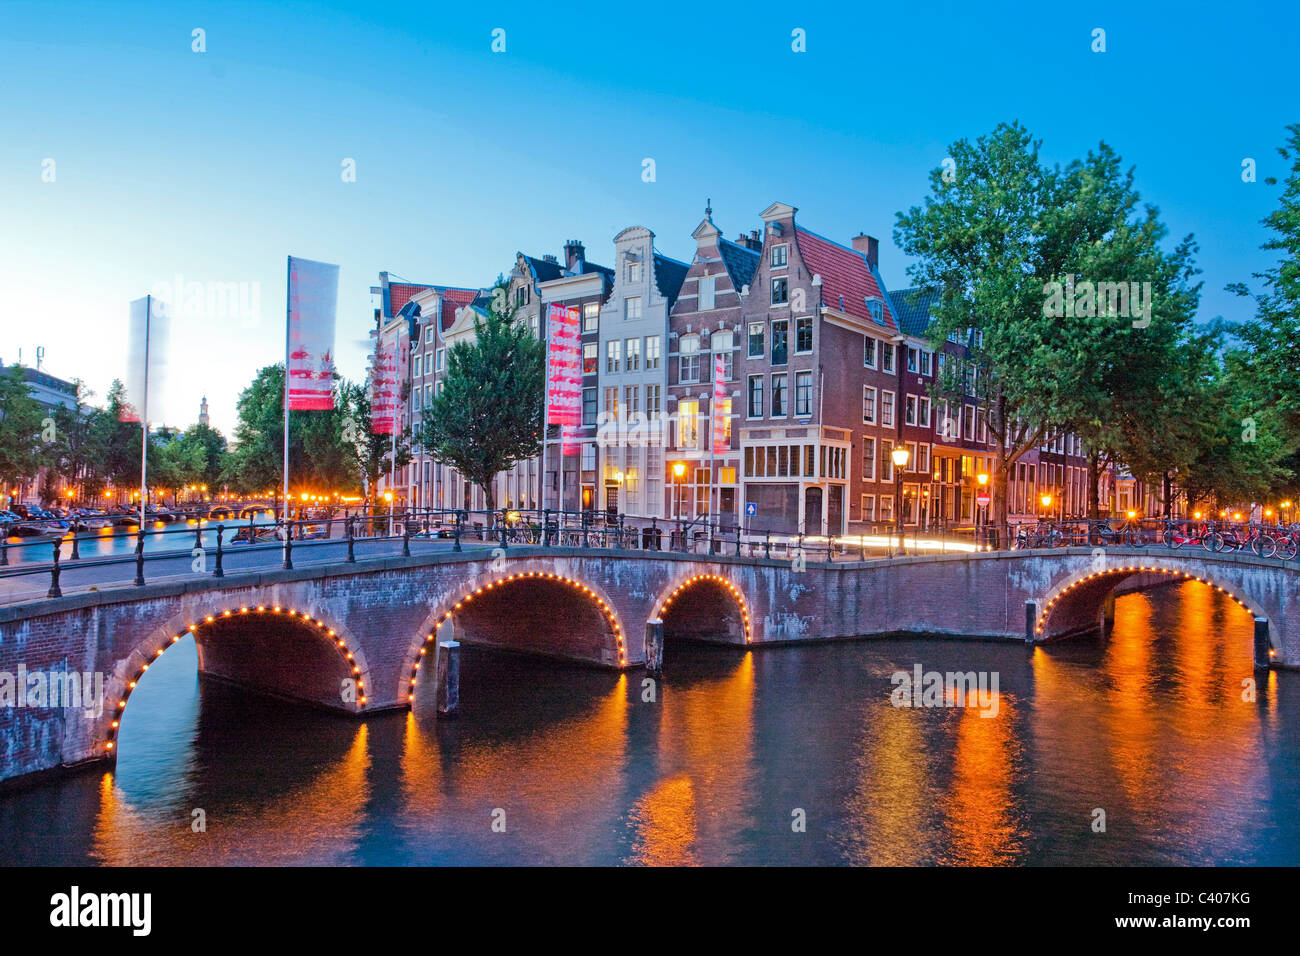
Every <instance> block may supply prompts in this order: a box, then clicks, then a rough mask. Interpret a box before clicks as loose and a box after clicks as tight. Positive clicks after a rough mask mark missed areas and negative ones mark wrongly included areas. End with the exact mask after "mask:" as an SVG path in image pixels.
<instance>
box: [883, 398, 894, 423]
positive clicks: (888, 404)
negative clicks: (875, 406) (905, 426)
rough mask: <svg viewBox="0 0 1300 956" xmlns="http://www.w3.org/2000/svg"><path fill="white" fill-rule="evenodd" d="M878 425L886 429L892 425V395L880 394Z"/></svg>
mask: <svg viewBox="0 0 1300 956" xmlns="http://www.w3.org/2000/svg"><path fill="white" fill-rule="evenodd" d="M880 424H881V425H883V426H885V427H886V428H892V427H893V425H894V393H893V392H881V393H880Z"/></svg>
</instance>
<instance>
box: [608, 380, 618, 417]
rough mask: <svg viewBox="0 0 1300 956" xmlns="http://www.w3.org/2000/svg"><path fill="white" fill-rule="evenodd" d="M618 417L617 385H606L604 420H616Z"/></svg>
mask: <svg viewBox="0 0 1300 956" xmlns="http://www.w3.org/2000/svg"><path fill="white" fill-rule="evenodd" d="M617 419H618V387H617V386H608V387H606V389H605V420H606V421H616V420H617Z"/></svg>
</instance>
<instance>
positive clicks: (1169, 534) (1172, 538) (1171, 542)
mask: <svg viewBox="0 0 1300 956" xmlns="http://www.w3.org/2000/svg"><path fill="white" fill-rule="evenodd" d="M1164 538H1165V546H1166V547H1168V548H1169V549H1170V550H1172V551H1177V550H1178V549H1179V548H1181V547H1182V546H1183V536H1182V535H1181V534H1180V533H1179V531H1178V529H1177V528H1166V529H1165V535H1164Z"/></svg>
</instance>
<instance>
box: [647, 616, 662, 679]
mask: <svg viewBox="0 0 1300 956" xmlns="http://www.w3.org/2000/svg"><path fill="white" fill-rule="evenodd" d="M645 670H646V673H647V674H649V675H650V676H651V677H659V676H661V675H662V674H663V672H664V622H663V620H662V619H661V618H657V617H652V618H650V620H648V621H646V622H645Z"/></svg>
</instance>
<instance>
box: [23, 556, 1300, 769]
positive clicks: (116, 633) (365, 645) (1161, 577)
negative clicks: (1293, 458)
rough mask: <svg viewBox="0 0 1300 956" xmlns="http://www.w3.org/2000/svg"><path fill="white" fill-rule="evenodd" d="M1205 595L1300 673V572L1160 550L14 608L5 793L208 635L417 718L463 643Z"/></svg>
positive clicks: (349, 577)
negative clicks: (1246, 618) (1215, 597)
mask: <svg viewBox="0 0 1300 956" xmlns="http://www.w3.org/2000/svg"><path fill="white" fill-rule="evenodd" d="M1188 580H1193V581H1202V582H1204V583H1206V584H1207V585H1209V586H1212V587H1216V588H1219V589H1221V590H1222V591H1224V592H1225V593H1227V594H1228V595H1230V596H1231V597H1232V598H1233V599H1234V600H1236V601H1237V602H1238V603H1239V604H1240V605H1241V607H1242V613H1243V614H1245V613H1251V614H1253V615H1254V616H1255V618H1256V661H1257V663H1258V664H1260V665H1261V666H1268V665H1269V664H1270V663H1272V664H1274V665H1279V666H1296V665H1300V615H1294V614H1291V613H1290V612H1291V611H1292V610H1297V609H1296V608H1294V607H1293V604H1294V603H1295V598H1296V594H1297V583H1298V582H1300V572H1298V571H1297V570H1295V569H1294V567H1293V566H1292V565H1290V564H1288V563H1286V562H1282V561H1280V560H1277V559H1260V558H1255V557H1253V556H1249V555H1240V554H1226V555H1223V554H1220V555H1216V554H1210V553H1208V552H1202V551H1177V552H1175V551H1168V550H1165V549H1163V548H1152V549H1149V550H1137V549H1134V550H1129V549H1112V550H1108V551H1107V552H1105V553H1104V554H1103V553H1100V552H1095V551H1090V550H1088V549H1085V548H1068V549H1057V550H1044V551H1012V552H991V553H976V554H946V555H927V556H914V557H894V558H892V559H876V560H868V561H839V562H835V563H821V562H811V561H810V562H807V563H806V564H804V563H803V562H802V561H795V562H792V561H788V560H782V561H778V560H769V559H755V558H749V557H724V556H717V555H714V556H706V555H695V554H679V553H673V552H662V551H651V552H646V551H621V550H600V549H581V548H571V549H570V548H547V549H542V548H536V547H523V548H510V549H509V550H508V551H507V552H497V553H496V554H493V553H492V552H489V551H479V552H464V553H451V552H442V553H431V554H423V555H417V556H415V557H405V558H402V557H384V558H373V559H370V560H360V561H358V562H357V563H355V564H346V563H342V562H339V563H333V564H328V565H324V566H322V565H315V566H311V567H304V568H298V569H296V570H260V571H249V572H245V573H235V574H228V575H227V576H226V577H224V578H213V577H207V576H199V575H195V576H194V577H193V578H189V579H183V580H171V581H166V582H159V583H154V584H148V585H145V586H143V587H111V588H106V589H104V590H98V591H94V590H92V591H89V592H83V593H79V594H76V595H71V596H65V597H59V598H54V599H48V600H41V601H32V602H28V603H22V604H15V605H11V606H7V607H0V782H2V781H4V780H7V779H9V778H13V777H18V776H22V775H25V774H31V773H36V772H39V771H44V770H49V769H53V768H57V767H63V766H71V765H75V764H79V763H82V762H85V761H90V760H97V759H98V760H104V759H108V760H111V759H112V758H113V757H114V746H115V740H116V736H117V730H118V728H119V726H120V721H121V719H122V715H123V713H124V711H125V708H126V707H127V704H128V702H129V700H130V696H131V692H132V691H133V690H134V689H135V687H136V685H137V683H138V682H139V681H140V680H141V679H142V678H143V677H144V676H145V673H146V672H147V671H148V669H149V665H150V663H151V662H153V661H154V660H155V659H157V658H158V657H160V656H161V655H162V654H163V653H165V652H166V650H167V648H168V647H169V646H170V645H172V644H174V643H176V642H177V641H179V640H181V639H182V638H183V637H185V636H186V635H190V634H192V635H193V636H194V638H195V640H196V643H197V647H198V655H199V669H200V671H202V672H203V673H205V674H208V675H212V676H215V677H217V678H220V679H224V680H227V681H231V682H234V683H237V684H240V685H243V686H245V687H247V688H251V689H253V690H256V691H259V692H263V693H267V694H272V695H276V696H279V697H283V698H286V699H290V700H294V701H298V702H303V703H308V704H313V705H317V706H321V707H325V708H329V709H332V710H335V711H343V712H346V713H349V714H354V715H361V714H365V713H369V712H373V711H381V710H385V709H390V708H399V707H407V706H410V705H411V704H412V702H413V701H414V700H415V689H416V687H417V684H421V683H423V682H425V681H428V680H430V678H429V677H428V676H426V675H429V674H430V672H431V671H433V670H434V669H435V661H436V659H437V658H438V657H439V648H440V646H441V645H442V644H443V643H448V644H450V642H449V641H446V639H447V638H448V637H449V636H453V635H454V638H455V640H456V641H464V642H469V643H473V644H482V645H489V646H492V647H498V648H505V649H509V650H513V651H519V652H526V653H533V654H543V655H548V656H554V657H561V658H567V659H570V660H573V661H578V662H584V663H586V664H590V665H596V666H602V667H609V668H631V667H638V666H642V665H643V664H644V662H645V647H646V632H647V622H649V621H652V620H655V619H661V620H662V622H663V634H664V636H665V639H666V640H668V641H671V640H673V639H681V638H692V639H698V640H708V641H716V642H723V643H729V644H735V645H759V644H777V643H786V642H799V641H809V640H826V639H833V638H848V637H864V636H873V635H874V636H878V635H886V634H894V633H904V632H905V633H919V634H934V635H946V636H961V637H977V638H990V637H992V638H1005V639H1014V640H1022V641H1024V640H1028V641H1030V642H1035V641H1045V640H1051V639H1055V638H1060V637H1065V636H1068V635H1071V634H1076V633H1080V632H1083V631H1088V630H1093V629H1095V628H1097V627H1098V626H1103V627H1104V625H1105V621H1106V619H1107V614H1108V613H1109V610H1110V609H1113V596H1114V592H1115V589H1116V588H1117V586H1120V585H1121V584H1123V585H1124V587H1127V588H1135V587H1148V586H1153V585H1155V584H1159V583H1161V582H1165V581H1188ZM443 654H445V655H446V656H447V658H448V659H452V658H453V655H452V654H451V653H450V652H443ZM73 673H76V674H79V675H81V674H84V675H87V679H91V675H94V674H96V673H98V674H102V675H103V677H102V679H103V685H104V695H105V697H104V701H105V702H104V707H103V710H102V713H99V714H95V713H91V714H89V715H88V714H87V713H86V712H85V711H84V710H83V709H81V708H70V707H63V706H54V705H55V704H57V703H59V702H60V701H58V700H55V699H54V694H55V690H56V688H55V685H56V684H57V683H58V682H59V681H60V680H61V679H62V678H61V675H71V674H73ZM32 675H47V678H46V680H45V683H46V684H47V686H48V689H47V691H46V693H47V694H48V695H49V696H48V697H47V696H44V695H42V696H34V694H36V688H37V687H39V686H40V684H41V678H39V677H35V678H34V677H33V676H32ZM6 676H8V685H7V687H6V683H5V680H6ZM24 677H25V680H24V679H23V678H24ZM33 681H35V684H33V683H32V682H33ZM23 683H26V684H27V696H26V697H25V698H24V697H23V696H22V694H23V690H22V687H21V685H22V684H23ZM62 689H63V690H65V691H66V690H67V687H66V685H65V686H64V687H63V688H62ZM6 690H7V691H8V694H7V696H6Z"/></svg>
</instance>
